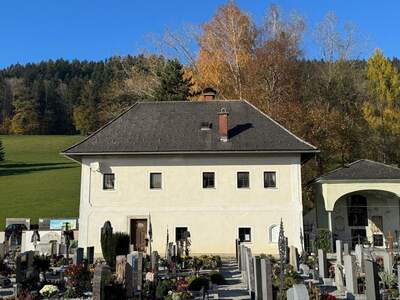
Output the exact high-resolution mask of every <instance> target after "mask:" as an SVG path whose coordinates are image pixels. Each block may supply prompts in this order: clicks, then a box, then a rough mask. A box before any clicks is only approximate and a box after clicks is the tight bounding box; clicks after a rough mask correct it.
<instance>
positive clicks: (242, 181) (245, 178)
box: [237, 172, 250, 189]
mask: <svg viewBox="0 0 400 300" xmlns="http://www.w3.org/2000/svg"><path fill="white" fill-rule="evenodd" d="M249 181H250V179H249V172H238V173H237V187H238V188H239V189H243V188H248V187H250V182H249Z"/></svg>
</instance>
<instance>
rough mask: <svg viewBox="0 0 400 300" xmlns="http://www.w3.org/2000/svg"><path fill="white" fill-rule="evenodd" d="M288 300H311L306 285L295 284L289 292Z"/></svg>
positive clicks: (287, 294)
mask: <svg viewBox="0 0 400 300" xmlns="http://www.w3.org/2000/svg"><path fill="white" fill-rule="evenodd" d="M286 296H287V300H309V299H310V297H309V295H308V291H307V287H306V286H305V285H304V284H294V285H293V287H291V288H290V289H288V290H287V293H286Z"/></svg>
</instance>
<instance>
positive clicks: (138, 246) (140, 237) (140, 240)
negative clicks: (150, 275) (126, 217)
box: [131, 219, 147, 251]
mask: <svg viewBox="0 0 400 300" xmlns="http://www.w3.org/2000/svg"><path fill="white" fill-rule="evenodd" d="M146 237H147V220H146V219H131V244H132V245H133V246H134V249H135V250H136V251H145V249H146Z"/></svg>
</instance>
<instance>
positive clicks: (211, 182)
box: [203, 172, 215, 189]
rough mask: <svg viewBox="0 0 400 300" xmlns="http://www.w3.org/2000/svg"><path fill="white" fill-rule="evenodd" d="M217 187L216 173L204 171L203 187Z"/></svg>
mask: <svg viewBox="0 0 400 300" xmlns="http://www.w3.org/2000/svg"><path fill="white" fill-rule="evenodd" d="M214 187H215V173H214V172H204V173H203V189H209V188H214Z"/></svg>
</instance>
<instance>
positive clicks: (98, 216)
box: [79, 154, 302, 255]
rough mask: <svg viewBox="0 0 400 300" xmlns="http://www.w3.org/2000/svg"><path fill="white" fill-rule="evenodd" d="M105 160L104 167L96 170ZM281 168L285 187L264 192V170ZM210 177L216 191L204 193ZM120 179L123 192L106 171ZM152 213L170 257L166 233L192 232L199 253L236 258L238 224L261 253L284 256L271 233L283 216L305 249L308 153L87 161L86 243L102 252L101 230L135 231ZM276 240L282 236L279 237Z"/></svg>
mask: <svg viewBox="0 0 400 300" xmlns="http://www.w3.org/2000/svg"><path fill="white" fill-rule="evenodd" d="M95 162H99V163H100V165H101V170H100V172H99V171H95V170H92V169H91V167H90V166H91V165H92V166H94V164H93V163H95ZM240 171H248V172H250V188H248V189H238V188H237V177H236V176H237V172H240ZM265 171H276V173H277V188H267V189H266V188H264V182H263V173H264V172H265ZM150 172H161V173H162V189H161V190H151V189H150V188H149V182H150V179H149V177H150V176H149V174H150ZM202 172H215V188H213V189H203V188H202ZM102 173H114V174H115V190H103V174H102ZM149 215H150V216H151V224H152V229H153V250H157V251H159V252H160V253H164V252H165V246H166V232H167V228H168V230H169V236H170V241H175V236H174V235H175V227H188V230H189V231H190V233H191V240H192V246H191V252H192V253H193V254H201V253H215V254H221V255H232V254H234V253H235V239H236V238H237V237H238V227H251V229H252V232H251V235H252V241H251V242H250V243H248V245H249V246H250V247H251V248H252V249H253V252H254V253H271V254H276V253H278V248H277V243H276V242H270V232H269V228H270V227H271V226H274V225H279V223H280V219H281V218H282V219H283V222H284V227H285V234H286V236H287V237H288V238H289V245H294V246H296V247H298V248H301V245H300V230H301V229H302V200H301V164H300V155H299V154H292V155H284V154H281V155H272V154H271V155H222V154H220V155H157V156H156V155H141V156H139V155H131V156H127V155H126V156H117V157H116V156H113V157H112V156H98V157H89V156H88V157H83V158H82V174H81V202H80V216H79V223H80V224H79V226H80V239H79V246H80V247H86V246H95V252H96V255H101V250H100V249H101V248H100V229H101V227H102V226H103V224H104V222H105V221H107V220H109V221H111V224H112V226H113V228H114V231H124V232H127V233H129V231H130V219H132V218H148V217H149ZM273 235H275V233H274V234H273Z"/></svg>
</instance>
